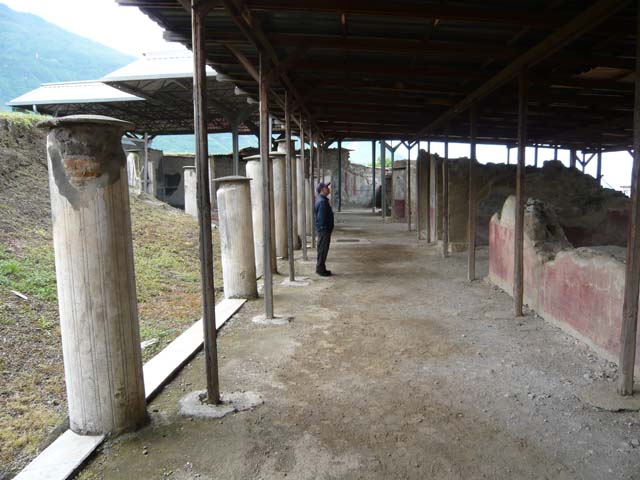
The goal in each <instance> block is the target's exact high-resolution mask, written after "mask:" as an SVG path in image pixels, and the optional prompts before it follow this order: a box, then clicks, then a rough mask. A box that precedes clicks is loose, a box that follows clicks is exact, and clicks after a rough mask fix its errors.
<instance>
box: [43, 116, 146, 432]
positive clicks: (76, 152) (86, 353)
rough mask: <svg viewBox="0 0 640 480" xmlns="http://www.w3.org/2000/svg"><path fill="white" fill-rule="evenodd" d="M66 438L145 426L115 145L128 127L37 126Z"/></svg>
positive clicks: (57, 121) (76, 121)
mask: <svg viewBox="0 0 640 480" xmlns="http://www.w3.org/2000/svg"><path fill="white" fill-rule="evenodd" d="M41 126H42V127H43V128H48V129H49V134H48V136H47V157H48V162H49V186H50V194H51V214H52V219H53V243H54V249H55V264H56V278H57V284H58V304H59V309H60V330H61V334H62V351H63V358H64V370H65V379H66V384H67V398H68V404H69V421H70V428H71V430H73V431H74V432H76V433H79V434H109V433H117V432H120V431H123V430H129V429H132V428H135V427H137V426H139V425H140V424H142V423H143V422H144V421H145V420H146V402H145V396H144V383H143V381H142V357H141V350H140V333H139V327H138V304H137V300H136V285H135V278H134V266H133V246H132V240H131V220H130V209H129V188H128V182H127V172H126V158H125V154H124V152H123V150H122V144H121V137H122V134H123V132H124V131H125V130H130V129H132V128H133V125H131V124H129V123H127V122H123V121H120V120H116V119H113V118H109V117H102V116H88V115H74V116H70V117H61V118H54V119H51V120H48V121H46V122H43V123H42V124H41Z"/></svg>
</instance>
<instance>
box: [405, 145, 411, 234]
mask: <svg viewBox="0 0 640 480" xmlns="http://www.w3.org/2000/svg"><path fill="white" fill-rule="evenodd" d="M406 177H407V178H406V180H407V188H406V193H407V194H406V197H407V199H406V201H405V208H406V210H407V231H409V232H410V231H411V145H410V144H409V143H407V175H406Z"/></svg>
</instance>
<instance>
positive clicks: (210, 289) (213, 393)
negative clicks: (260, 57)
mask: <svg viewBox="0 0 640 480" xmlns="http://www.w3.org/2000/svg"><path fill="white" fill-rule="evenodd" d="M191 35H192V39H191V41H192V43H191V44H192V45H193V71H194V74H193V126H194V130H195V131H194V133H195V140H196V162H195V163H196V171H197V196H198V226H199V230H200V237H199V243H200V245H199V247H200V281H201V284H202V325H203V328H204V356H205V370H206V377H207V403H212V404H218V403H220V384H219V381H218V353H217V347H216V310H215V305H216V302H215V295H214V292H215V285H214V280H213V239H212V233H211V197H210V192H209V144H208V138H207V76H206V73H205V68H206V63H205V62H206V60H205V58H206V53H205V48H206V47H205V32H204V15H202V14H201V13H200V11H199V9H198V8H197V2H196V0H191Z"/></svg>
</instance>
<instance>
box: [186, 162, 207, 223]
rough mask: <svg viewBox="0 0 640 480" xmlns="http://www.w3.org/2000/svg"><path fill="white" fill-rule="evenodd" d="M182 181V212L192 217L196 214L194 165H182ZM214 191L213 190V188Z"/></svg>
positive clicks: (196, 199) (196, 200)
mask: <svg viewBox="0 0 640 480" xmlns="http://www.w3.org/2000/svg"><path fill="white" fill-rule="evenodd" d="M182 181H183V183H184V213H186V214H188V215H191V216H193V217H197V216H198V198H197V196H196V193H197V176H196V167H184V170H183V172H182ZM214 191H215V190H214Z"/></svg>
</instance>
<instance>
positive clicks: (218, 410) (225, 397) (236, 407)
mask: <svg viewBox="0 0 640 480" xmlns="http://www.w3.org/2000/svg"><path fill="white" fill-rule="evenodd" d="M206 398H207V391H206V390H196V391H195V392H191V393H188V394H187V395H185V396H184V397H182V398H181V399H180V415H183V416H185V417H200V418H222V417H224V416H225V415H228V414H230V413H235V412H244V411H247V410H253V409H254V408H255V407H257V406H258V405H262V404H263V403H264V401H263V400H262V397H260V395H258V394H257V393H255V392H228V393H226V392H222V393H221V394H220V400H221V403H220V404H218V405H211V404H208V403H205V401H204V400H206Z"/></svg>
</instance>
